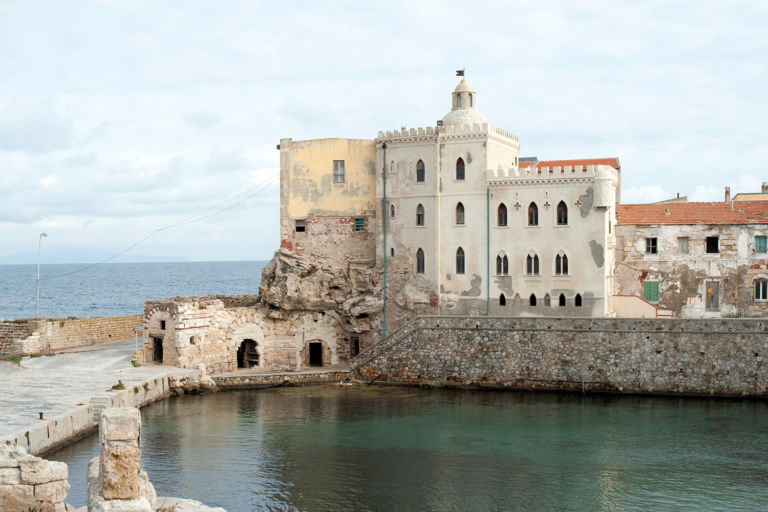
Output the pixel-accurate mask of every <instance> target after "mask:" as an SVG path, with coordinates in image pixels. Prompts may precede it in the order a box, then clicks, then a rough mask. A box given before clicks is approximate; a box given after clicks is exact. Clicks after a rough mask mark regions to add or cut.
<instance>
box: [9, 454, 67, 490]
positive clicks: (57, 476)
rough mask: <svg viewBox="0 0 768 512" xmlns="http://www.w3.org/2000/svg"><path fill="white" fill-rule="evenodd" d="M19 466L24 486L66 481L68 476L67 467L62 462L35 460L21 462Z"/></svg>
mask: <svg viewBox="0 0 768 512" xmlns="http://www.w3.org/2000/svg"><path fill="white" fill-rule="evenodd" d="M19 466H20V467H21V481H22V482H23V483H25V484H31V485H36V484H45V483H48V482H53V481H55V480H66V479H67V476H68V471H67V465H66V464H65V463H63V462H56V461H49V460H45V459H38V458H35V459H34V460H25V461H22V462H21V464H20V465H19Z"/></svg>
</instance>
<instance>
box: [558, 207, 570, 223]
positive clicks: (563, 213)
mask: <svg viewBox="0 0 768 512" xmlns="http://www.w3.org/2000/svg"><path fill="white" fill-rule="evenodd" d="M567 224H568V207H567V206H565V203H564V202H563V201H560V202H559V203H558V204H557V225H558V226H566V225H567Z"/></svg>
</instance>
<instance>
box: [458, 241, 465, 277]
mask: <svg viewBox="0 0 768 512" xmlns="http://www.w3.org/2000/svg"><path fill="white" fill-rule="evenodd" d="M456 273H457V274H463V273H464V249H462V248H461V247H459V249H458V250H457V251H456Z"/></svg>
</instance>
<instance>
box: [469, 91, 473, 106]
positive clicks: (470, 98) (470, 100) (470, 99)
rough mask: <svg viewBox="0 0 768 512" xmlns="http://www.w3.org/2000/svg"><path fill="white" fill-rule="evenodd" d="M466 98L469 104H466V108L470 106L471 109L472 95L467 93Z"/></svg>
mask: <svg viewBox="0 0 768 512" xmlns="http://www.w3.org/2000/svg"><path fill="white" fill-rule="evenodd" d="M468 98H469V104H468V106H470V107H471V106H472V93H469V96H468Z"/></svg>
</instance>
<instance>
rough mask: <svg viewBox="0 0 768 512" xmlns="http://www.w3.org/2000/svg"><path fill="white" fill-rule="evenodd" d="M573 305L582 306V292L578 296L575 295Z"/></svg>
mask: <svg viewBox="0 0 768 512" xmlns="http://www.w3.org/2000/svg"><path fill="white" fill-rule="evenodd" d="M573 305H574V306H576V307H577V308H580V307H581V294H580V293H577V294H576V297H574V299H573Z"/></svg>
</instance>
